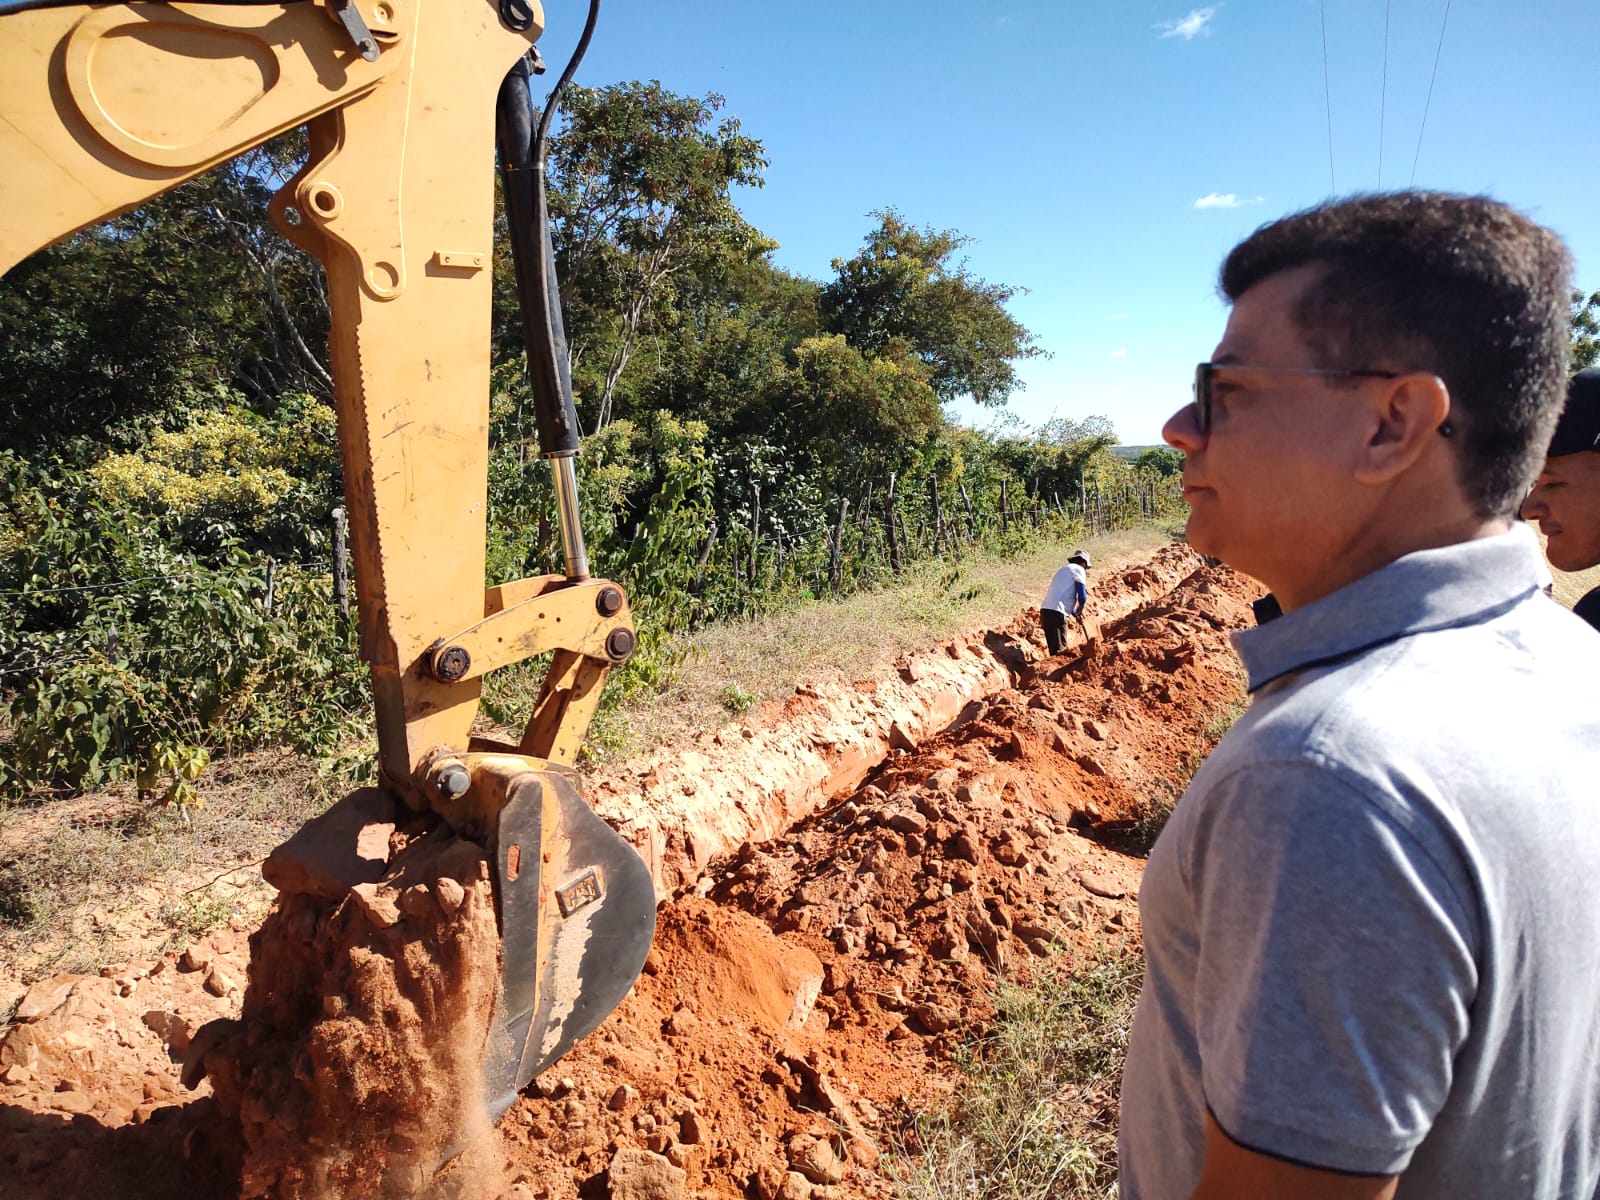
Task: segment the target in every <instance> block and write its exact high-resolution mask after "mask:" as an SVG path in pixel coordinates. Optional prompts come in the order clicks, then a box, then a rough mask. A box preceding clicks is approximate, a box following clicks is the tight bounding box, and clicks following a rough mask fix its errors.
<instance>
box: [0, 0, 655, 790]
mask: <svg viewBox="0 0 1600 1200" xmlns="http://www.w3.org/2000/svg"><path fill="white" fill-rule="evenodd" d="M359 7H360V11H361V15H362V17H363V19H364V20H365V22H366V24H367V26H368V27H369V28H370V29H371V30H372V33H373V35H374V37H375V39H376V41H377V44H378V47H379V54H378V57H377V60H376V61H374V62H367V61H366V60H364V59H363V58H362V57H361V55H360V53H359V52H358V51H357V49H356V47H355V45H354V43H353V42H352V40H351V38H350V35H349V34H348V33H347V32H346V31H345V29H344V27H343V26H342V25H341V24H340V23H339V21H338V18H337V17H336V16H334V15H333V13H332V12H331V11H330V9H329V8H328V7H327V6H326V4H325V3H323V2H321V0H301V2H298V3H290V4H282V5H273V4H132V5H105V6H89V5H84V6H64V7H48V8H40V9H33V10H24V11H21V12H17V13H11V14H7V15H6V16H5V17H4V19H3V21H0V80H4V87H3V89H0V162H3V163H4V164H5V168H4V173H3V174H0V269H5V268H9V267H10V266H11V265H13V264H14V263H15V262H16V261H18V260H19V259H20V258H22V257H23V256H25V255H26V254H28V253H31V252H32V251H33V250H35V249H38V248H39V247H41V246H44V245H47V244H49V243H50V242H51V241H54V240H55V239H57V238H60V237H63V236H66V235H67V234H69V233H72V232H73V231H75V230H77V229H79V228H82V227H83V226H84V225H87V224H89V223H90V222H93V221H96V220H100V219H103V218H105V217H108V216H112V215H115V214H116V213H118V212H121V211H123V210H125V209H127V208H130V207H132V206H134V205H136V204H138V203H140V202H141V201H144V200H146V199H149V198H150V197H152V196H155V195H157V194H159V193H160V192H162V191H165V190H167V189H169V188H171V187H173V186H175V185H176V184H178V183H181V182H183V181H184V180H185V179H189V178H192V177H193V176H194V175H196V174H198V173H200V172H201V171H203V170H205V169H206V168H208V167H211V166H213V165H215V164H217V163H219V162H222V161H224V160H226V159H228V158H229V157H231V156H234V155H237V154H239V153H242V152H243V151H245V150H247V149H250V148H251V147H253V146H256V145H259V144H261V143H262V142H264V141H266V140H267V139H268V138H271V137H273V136H276V135H277V134H279V133H282V132H284V131H285V130H287V129H290V128H293V127H294V126H296V125H299V124H305V125H306V126H307V130H308V136H309V142H310V147H311V153H310V156H309V158H308V160H307V162H306V164H305V165H304V167H303V168H302V169H301V170H300V171H299V172H298V174H296V176H295V177H294V179H292V180H291V181H290V182H289V183H288V184H287V185H285V187H284V189H283V190H282V191H281V192H280V193H279V194H278V195H277V196H276V197H274V200H273V202H272V206H271V211H272V214H273V217H274V219H275V220H276V221H277V223H278V225H279V227H280V229H281V230H282V231H283V232H284V234H285V235H286V236H287V237H289V238H290V239H291V240H292V241H294V242H295V243H296V244H297V245H299V246H300V247H301V248H303V249H305V250H306V251H308V252H309V253H311V254H313V255H314V256H315V257H316V258H318V259H319V260H320V261H321V263H322V265H323V268H324V270H325V271H326V273H327V279H328V292H329V302H330V309H331V316H332V333H331V335H330V347H331V351H332V360H333V374H334V382H335V396H336V407H337V410H338V418H339V440H340V445H341V453H342V457H343V465H344V473H345V486H346V493H347V509H348V512H349V515H350V527H351V543H352V550H353V553H354V557H355V565H356V591H357V597H358V600H359V606H360V630H361V642H362V650H363V654H364V656H365V657H366V659H367V661H368V662H369V663H370V664H371V667H372V680H373V691H374V695H375V701H376V707H377V723H378V740H379V752H380V757H381V760H382V766H383V770H384V774H385V776H386V777H387V778H388V780H389V781H390V783H391V784H392V785H393V786H394V787H396V789H397V790H398V791H400V792H401V794H402V795H404V796H405V797H406V799H407V800H408V801H409V802H410V803H412V804H413V805H416V806H418V807H432V806H434V803H435V801H436V800H437V799H438V797H437V796H436V795H434V794H432V791H431V789H430V784H429V780H428V777H427V773H426V771H425V769H424V767H425V764H426V762H427V761H428V758H429V755H430V754H433V753H435V752H437V751H439V750H440V748H446V749H450V748H454V750H455V751H459V752H465V751H466V749H467V747H468V744H469V730H470V727H471V724H472V721H473V718H474V716H475V714H476V712H477V707H478V698H479V688H480V681H481V675H482V672H483V671H485V670H488V669H489V668H490V667H492V666H497V665H502V664H504V663H508V662H514V661H517V660H519V659H521V658H525V657H528V656H530V655H533V654H537V653H540V652H542V651H544V650H547V649H551V648H557V649H558V654H557V665H556V668H554V669H553V672H552V676H551V678H550V680H548V681H547V684H546V688H545V693H544V696H543V697H542V698H541V701H540V704H539V707H538V710H537V711H536V712H535V714H534V716H533V718H532V720H531V722H530V725H529V731H528V733H527V734H526V735H525V736H524V739H523V745H522V747H521V749H522V751H523V753H524V754H530V753H532V754H535V756H536V757H537V759H539V760H540V761H542V760H544V759H546V758H548V759H550V760H553V761H555V762H558V763H570V762H571V761H572V760H573V758H574V756H575V755H576V753H577V746H578V743H579V742H580V741H581V739H582V736H583V733H584V730H585V729H586V728H587V726H588V722H589V718H590V717H591V716H592V715H593V711H594V705H595V703H596V702H597V701H598V698H599V692H600V684H601V682H602V681H603V679H604V676H605V671H606V668H607V666H608V665H609V661H610V659H609V658H608V657H607V654H606V649H605V646H606V637H607V636H608V635H609V634H610V633H611V632H612V631H613V630H615V629H618V628H625V627H626V625H627V622H628V613H627V607H626V603H625V602H620V605H619V607H618V608H617V610H616V611H615V612H613V613H612V614H611V615H609V616H606V615H603V614H601V613H599V612H598V610H597V609H596V598H597V596H598V595H599V593H600V591H601V590H602V589H603V588H606V587H614V586H615V585H611V584H606V583H605V582H604V581H593V582H592V583H584V584H581V585H574V586H572V587H564V586H563V585H564V584H565V581H564V580H561V579H559V577H548V576H547V577H541V578H539V579H533V580H525V581H522V582H521V583H519V584H509V585H503V586H502V587H500V588H494V589H490V590H489V591H488V592H487V594H486V593H485V590H484V586H483V579H484V556H485V533H486V524H487V523H486V513H485V500H486V491H487V473H488V417H489V413H488V399H489V396H488V393H489V380H488V373H489V306H490V290H491V273H490V272H489V271H488V270H487V269H486V267H487V266H488V264H489V263H490V261H491V260H492V255H493V245H492V231H493V145H494V121H495V95H496V92H497V90H498V88H499V84H500V81H501V79H502V78H503V77H504V75H505V73H506V71H507V70H508V69H509V68H510V66H511V65H512V64H513V63H514V62H515V61H516V59H517V58H518V57H519V56H520V55H522V54H523V53H525V52H526V50H527V49H528V46H529V44H530V43H531V42H532V41H533V40H534V39H535V38H537V36H538V35H539V33H540V32H541V30H542V28H543V14H542V13H541V12H540V11H539V9H538V6H537V5H534V6H532V7H533V11H534V22H533V25H532V27H531V28H530V29H529V30H527V31H526V32H522V33H517V32H513V31H511V30H509V29H507V28H506V27H505V26H504V25H503V24H502V23H501V21H500V19H499V14H498V11H497V8H496V6H495V4H494V3H493V0H359ZM618 591H619V595H620V589H618ZM452 637H459V638H461V639H463V640H465V641H467V642H469V643H470V644H471V645H472V646H473V648H474V652H473V658H474V660H475V661H476V662H477V663H479V665H478V666H477V667H476V668H475V669H473V670H472V671H470V672H468V673H467V674H465V675H464V677H462V678H460V679H458V680H455V681H452V682H445V681H442V680H441V679H439V678H436V677H435V676H434V674H433V673H432V671H431V670H430V660H429V648H430V647H432V646H434V645H436V644H437V643H440V642H441V640H448V639H450V638H452Z"/></svg>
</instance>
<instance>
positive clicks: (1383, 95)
mask: <svg viewBox="0 0 1600 1200" xmlns="http://www.w3.org/2000/svg"><path fill="white" fill-rule="evenodd" d="M1389 3H1390V0H1383V90H1382V91H1381V92H1380V93H1379V94H1378V186H1379V187H1380V188H1381V187H1382V186H1383V116H1384V112H1385V110H1386V109H1387V108H1388V104H1389Z"/></svg>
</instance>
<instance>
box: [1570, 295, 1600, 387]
mask: <svg viewBox="0 0 1600 1200" xmlns="http://www.w3.org/2000/svg"><path fill="white" fill-rule="evenodd" d="M1570 336H1571V338H1572V369H1573V370H1574V371H1582V370H1583V369H1584V368H1586V367H1592V366H1594V365H1595V364H1596V363H1600V292H1591V293H1589V295H1588V296H1585V295H1584V294H1583V293H1582V292H1573V293H1572V317H1571V324H1570Z"/></svg>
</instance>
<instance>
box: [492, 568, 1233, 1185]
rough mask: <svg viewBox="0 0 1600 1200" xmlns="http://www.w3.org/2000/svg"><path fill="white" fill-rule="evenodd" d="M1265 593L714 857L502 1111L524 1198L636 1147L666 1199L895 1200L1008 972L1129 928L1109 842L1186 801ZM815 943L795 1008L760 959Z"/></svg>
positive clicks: (1129, 907)
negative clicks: (633, 980)
mask: <svg viewBox="0 0 1600 1200" xmlns="http://www.w3.org/2000/svg"><path fill="white" fill-rule="evenodd" d="M1254 594H1255V589H1254V587H1253V585H1250V584H1249V583H1247V582H1246V581H1245V580H1243V579H1241V578H1240V577H1238V576H1235V575H1233V574H1231V573H1229V572H1227V571H1225V570H1220V569H1219V570H1207V571H1202V572H1199V573H1197V574H1195V575H1193V576H1191V577H1190V578H1189V579H1187V580H1185V581H1184V582H1183V583H1182V584H1180V585H1179V586H1178V587H1177V588H1176V589H1174V590H1173V591H1172V592H1171V593H1170V594H1168V595H1167V596H1165V597H1162V598H1161V599H1160V600H1158V601H1157V602H1156V603H1154V604H1151V605H1147V606H1145V607H1143V608H1140V609H1138V610H1136V611H1135V612H1133V613H1132V614H1131V615H1130V616H1128V617H1127V618H1126V619H1125V620H1124V621H1122V622H1119V623H1116V624H1113V625H1110V626H1108V627H1106V628H1105V629H1104V630H1102V631H1101V635H1100V638H1099V641H1098V644H1097V646H1096V647H1094V648H1092V650H1091V652H1090V653H1088V654H1087V655H1080V656H1075V655H1073V654H1071V653H1069V654H1067V655H1063V656H1061V657H1059V658H1055V659H1044V660H1042V661H1039V662H1036V663H1034V664H1033V665H1032V666H1031V667H1027V668H1026V669H1024V670H1023V672H1022V674H1023V679H1022V681H1021V684H1020V686H1019V687H1018V688H1016V689H1014V690H1006V691H1002V692H1000V693H999V694H997V695H996V696H994V697H993V698H992V699H990V700H987V701H982V702H978V703H974V704H972V705H969V706H968V708H967V710H966V711H964V712H962V713H961V714H960V716H959V717H958V719H957V721H956V722H955V724H954V725H953V726H952V727H951V728H949V729H947V730H946V731H945V732H944V733H942V734H940V735H938V736H936V737H933V738H931V739H929V740H927V741H926V742H924V743H923V744H922V745H921V746H920V747H919V748H917V749H915V750H904V751H901V752H899V753H897V754H896V755H895V756H894V757H892V758H891V760H890V761H889V762H887V763H885V764H884V766H883V767H882V768H881V769H880V770H879V771H878V772H877V774H876V775H875V777H874V778H873V779H872V781H871V782H869V783H867V784H866V785H865V786H863V787H860V788H859V789H856V790H854V791H853V792H851V793H850V794H848V795H846V796H844V797H841V798H840V799H838V800H837V801H836V802H835V803H834V804H832V805H830V806H829V807H828V808H826V809H825V810H824V811H822V812H820V813H817V814H816V815H814V816H812V817H810V818H807V819H806V820H803V821H801V822H799V823H798V824H796V825H795V826H793V827H792V828H791V829H789V830H788V831H786V832H785V833H783V834H782V835H780V836H779V837H777V838H775V839H771V840H768V841H765V842H761V843H755V842H751V843H747V844H746V845H744V846H743V847H741V848H740V849H739V850H738V851H737V852H736V853H734V854H732V855H728V856H725V857H723V858H719V859H716V860H714V861H713V862H712V863H711V864H710V865H709V866H708V867H707V869H706V870H705V872H704V873H703V874H702V875H701V877H700V878H699V879H698V880H697V881H696V882H695V883H694V885H693V886H692V887H689V888H685V889H683V890H681V891H680V892H679V893H678V894H677V895H676V896H675V897H674V898H672V899H671V900H669V901H667V902H666V903H664V904H663V905H662V907H661V909H660V913H659V916H658V926H657V928H658V932H657V942H656V949H655V951H654V952H653V953H652V955H651V960H650V964H649V965H648V966H647V974H646V975H645V977H644V978H642V979H641V980H640V982H639V984H638V986H637V987H636V988H635V990H634V992H633V994H632V995H630V997H629V998H628V999H627V1000H626V1001H624V1003H623V1005H622V1006H621V1007H620V1008H619V1009H618V1010H617V1012H616V1013H615V1014H614V1015H613V1017H612V1018H611V1020H609V1021H608V1022H607V1023H606V1024H605V1025H603V1026H602V1027H601V1028H600V1030H599V1031H598V1032H597V1034H596V1035H595V1036H594V1037H592V1038H591V1039H589V1041H588V1042H586V1043H584V1044H582V1045H580V1046H579V1047H577V1048H576V1049H575V1050H574V1052H573V1053H572V1054H570V1055H568V1057H567V1058H566V1059H564V1060H563V1061H562V1062H561V1063H560V1064H558V1066H557V1067H556V1068H555V1071H554V1072H553V1074H556V1075H558V1076H559V1078H555V1079H550V1078H545V1079H541V1080H540V1081H538V1082H539V1085H540V1086H539V1087H538V1088H536V1089H535V1094H532V1095H529V1096H526V1097H524V1098H523V1099H522V1100H520V1101H519V1102H518V1103H517V1105H516V1106H514V1107H513V1109H512V1110H511V1112H510V1113H508V1114H507V1118H506V1121H505V1122H504V1123H503V1124H502V1126H501V1136H502V1139H503V1142H504V1145H505V1153H506V1157H507V1160H508V1162H509V1163H510V1167H509V1168H508V1170H509V1172H510V1174H511V1175H512V1177H513V1178H514V1179H515V1180H516V1181H517V1186H518V1187H520V1188H522V1189H525V1190H524V1191H523V1192H520V1193H516V1194H520V1195H527V1196H538V1197H549V1198H551V1200H572V1198H575V1197H579V1196H587V1195H591V1194H596V1193H597V1192H598V1190H599V1189H600V1188H601V1187H602V1186H604V1185H607V1184H609V1185H610V1186H612V1187H613V1194H616V1191H615V1180H614V1179H613V1178H612V1177H611V1175H610V1174H609V1173H608V1171H609V1164H612V1163H614V1162H616V1161H617V1159H618V1156H621V1155H623V1154H625V1153H627V1152H629V1151H632V1150H634V1149H643V1150H647V1151H650V1152H653V1153H655V1154H657V1155H660V1156H664V1157H665V1158H666V1159H667V1161H668V1163H669V1164H670V1165H673V1166H676V1167H678V1168H679V1169H681V1170H682V1172H683V1177H682V1179H681V1180H677V1181H675V1182H674V1183H673V1184H672V1187H671V1189H670V1194H671V1195H680V1194H682V1195H687V1194H694V1195H702V1196H716V1197H726V1198H728V1200H732V1198H733V1197H736V1196H747V1195H754V1196H758V1197H763V1198H765V1200H773V1198H775V1197H778V1196H780V1195H781V1196H783V1197H786V1198H788V1200H806V1198H807V1197H812V1198H813V1200H829V1198H830V1197H835V1196H845V1195H848V1196H870V1195H879V1194H883V1192H884V1190H885V1185H884V1183H883V1181H882V1179H881V1178H880V1177H879V1176H878V1174H877V1173H876V1170H875V1168H876V1165H877V1162H878V1157H879V1155H880V1153H881V1152H882V1150H883V1149H884V1142H885V1139H886V1137H887V1136H888V1135H889V1134H890V1133H891V1132H892V1131H893V1128H894V1122H895V1120H896V1118H897V1116H898V1115H900V1114H902V1113H903V1112H904V1111H905V1109H906V1107H907V1105H908V1104H915V1105H923V1104H928V1103H932V1102H935V1101H937V1099H938V1097H939V1096H940V1095H942V1094H944V1093H945V1092H946V1091H947V1090H948V1087H949V1080H950V1078H951V1071H952V1068H951V1066H950V1061H949V1060H950V1059H951V1057H952V1056H953V1053H954V1051H955V1048H956V1046H957V1045H958V1043H959V1042H960V1040H961V1039H963V1038H965V1037H969V1036H971V1034H972V1033H973V1031H974V1030H976V1029H981V1028H982V1026H983V1024H984V1023H985V1022H986V1021H987V1020H988V1019H989V1018H990V1016H991V1015H992V1008H991V1003H990V1000H989V996H990V994H991V990H992V988H993V985H994V982H995V977H996V974H997V973H998V972H1002V971H1009V972H1012V973H1015V974H1021V975H1026V973H1027V971H1028V969H1029V964H1030V963H1031V962H1033V961H1034V960H1035V959H1036V958H1040V957H1042V956H1044V955H1046V954H1050V953H1052V952H1053V951H1063V950H1064V951H1065V952H1067V953H1068V954H1070V955H1073V956H1075V957H1077V958H1079V959H1084V960H1086V959H1089V958H1092V957H1094V956H1096V955H1098V954H1101V953H1104V952H1106V950H1107V948H1108V947H1115V946H1119V945H1129V944H1136V942H1137V939H1138V912H1137V896H1138V886H1139V875H1140V870H1141V868H1142V865H1143V864H1142V860H1141V859H1138V858H1134V857H1129V856H1127V855H1125V854H1122V853H1119V852H1118V851H1116V850H1115V849H1112V848H1111V847H1110V846H1108V845H1106V844H1103V843H1104V842H1105V841H1107V840H1114V836H1113V835H1116V834H1117V833H1119V832H1121V831H1122V830H1123V829H1124V827H1125V826H1126V825H1127V824H1128V823H1129V822H1130V821H1131V820H1132V819H1134V818H1136V817H1139V816H1142V815H1145V814H1146V813H1147V812H1149V811H1150V809H1151V807H1152V802H1155V801H1159V800H1161V799H1167V800H1170V798H1171V795H1172V787H1173V781H1174V780H1176V779H1179V778H1181V777H1183V776H1185V775H1186V774H1187V772H1188V771H1189V770H1190V769H1192V766H1193V764H1194V762H1195V761H1197V759H1198V757H1199V756H1201V755H1202V754H1203V753H1204V751H1205V750H1206V749H1208V748H1209V747H1208V745H1207V739H1208V737H1209V736H1214V734H1213V733H1211V732H1210V730H1211V726H1212V725H1213V724H1214V721H1215V714H1216V713H1217V712H1218V710H1220V709H1225V708H1226V707H1227V706H1228V705H1229V704H1231V703H1236V702H1237V701H1238V700H1239V698H1240V697H1241V695H1242V691H1241V681H1240V676H1239V673H1238V668H1237V666H1236V663H1235V660H1234V658H1233V655H1232V651H1231V649H1230V648H1229V646H1228V644H1227V632H1228V630H1230V629H1233V628H1238V627H1241V626H1243V625H1245V624H1248V623H1249V621H1250V620H1251V615H1250V611H1249V607H1248V600H1249V599H1250V598H1251V597H1252V596H1253V595H1254ZM733 929H738V930H740V931H741V932H740V933H739V935H738V936H737V937H734V936H732V935H731V934H730V933H729V932H728V931H731V930H733ZM801 951H809V952H810V954H811V955H814V956H815V959H816V961H817V962H818V963H819V964H820V965H821V973H822V985H821V989H820V992H819V994H818V996H817V999H816V1002H815V1007H814V1009H813V1011H812V1012H811V1013H810V1014H809V1015H808V1016H807V1017H806V1018H805V1019H804V1021H803V1022H800V1023H798V1024H797V1023H796V1022H795V1021H794V1020H793V1019H792V1016H793V1013H794V1012H796V1011H798V1010H797V1009H791V1008H790V1007H789V1006H790V1004H791V1003H793V1002H796V1001H800V1000H803V993H802V992H801V989H800V988H799V987H798V986H797V985H794V984H793V982H792V980H790V979H789V977H787V976H784V975H783V974H782V973H781V972H776V971H774V970H773V969H772V968H771V967H770V966H765V965H759V964H771V963H774V962H785V961H787V962H791V963H792V962H793V961H794V955H795V954H797V953H798V952H801ZM780 980H785V981H787V982H783V983H780V982H779V981H780ZM791 989H792V994H793V1001H792V1000H791ZM753 996H760V997H762V999H761V1000H760V1001H759V1002H757V1001H756V1000H755V999H753V998H752V997H753ZM785 1013H790V1014H791V1016H790V1017H785V1016H784V1015H783V1014H785ZM663 1194H665V1193H663Z"/></svg>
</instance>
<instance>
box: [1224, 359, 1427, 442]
mask: <svg viewBox="0 0 1600 1200" xmlns="http://www.w3.org/2000/svg"><path fill="white" fill-rule="evenodd" d="M1218 371H1240V372H1249V373H1251V374H1255V375H1320V376H1322V377H1323V378H1326V379H1399V378H1400V377H1401V376H1402V375H1408V374H1410V372H1409V371H1372V370H1358V371H1340V370H1336V369H1333V368H1328V367H1248V366H1244V365H1242V364H1240V363H1210V362H1203V363H1200V364H1199V365H1198V366H1196V367H1195V369H1194V411H1195V424H1196V425H1197V426H1198V427H1199V429H1200V432H1201V433H1207V432H1209V431H1210V429H1211V388H1212V384H1213V382H1214V381H1215V379H1216V376H1217V372H1218ZM1439 432H1440V433H1441V434H1443V435H1444V436H1445V437H1449V436H1450V435H1451V434H1453V433H1454V432H1455V427H1454V426H1453V425H1451V424H1450V422H1449V421H1446V422H1444V423H1443V424H1442V425H1440V426H1439Z"/></svg>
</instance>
